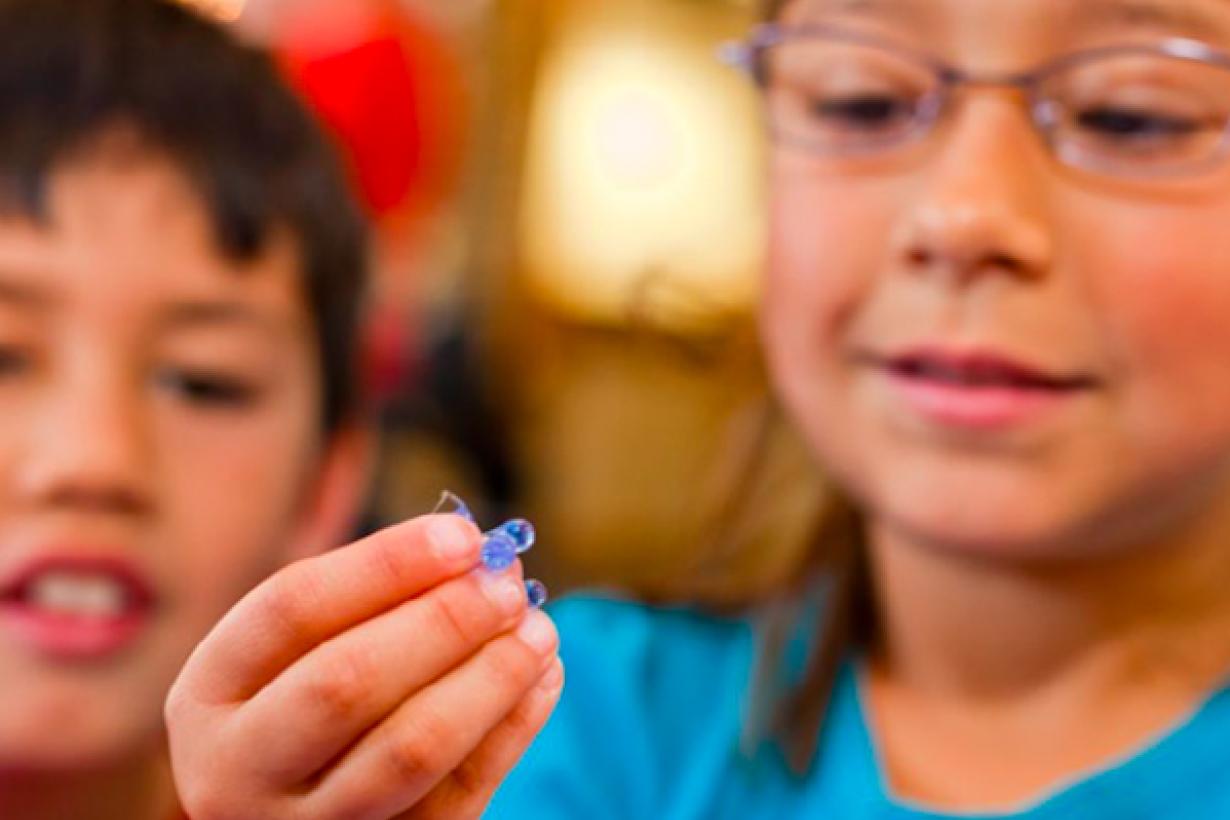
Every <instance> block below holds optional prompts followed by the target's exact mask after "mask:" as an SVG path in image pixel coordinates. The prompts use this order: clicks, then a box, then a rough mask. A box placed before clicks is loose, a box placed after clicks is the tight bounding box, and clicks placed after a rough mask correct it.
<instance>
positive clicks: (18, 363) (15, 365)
mask: <svg viewBox="0 0 1230 820" xmlns="http://www.w3.org/2000/svg"><path fill="white" fill-rule="evenodd" d="M29 367H30V355H29V353H27V352H26V351H25V350H22V349H21V348H19V347H14V346H6V345H0V378H7V377H10V376H16V375H18V374H20V373H23V372H25V371H26V370H27V369H28V368H29Z"/></svg>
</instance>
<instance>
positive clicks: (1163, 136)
mask: <svg viewBox="0 0 1230 820" xmlns="http://www.w3.org/2000/svg"><path fill="white" fill-rule="evenodd" d="M1076 122H1077V124H1078V125H1079V127H1080V128H1081V129H1082V130H1084V131H1088V132H1090V133H1092V134H1094V135H1096V136H1098V137H1099V138H1101V139H1104V140H1113V141H1122V142H1158V141H1164V140H1168V139H1180V138H1183V137H1188V136H1191V135H1193V134H1195V133H1197V132H1198V131H1200V130H1201V128H1202V124H1201V122H1200V121H1199V120H1197V119H1194V118H1192V117H1184V116H1178V115H1172V114H1164V113H1161V112H1156V111H1148V110H1146V109H1143V108H1127V107H1121V108H1116V107H1113V106H1102V107H1098V108H1087V109H1085V110H1083V111H1080V112H1078V113H1077V115H1076Z"/></svg>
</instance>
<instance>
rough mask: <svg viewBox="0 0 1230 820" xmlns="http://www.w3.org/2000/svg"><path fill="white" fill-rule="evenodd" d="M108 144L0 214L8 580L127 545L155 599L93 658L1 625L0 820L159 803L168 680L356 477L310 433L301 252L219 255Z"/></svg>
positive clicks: (311, 387) (355, 487) (348, 496)
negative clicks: (131, 637)
mask: <svg viewBox="0 0 1230 820" xmlns="http://www.w3.org/2000/svg"><path fill="white" fill-rule="evenodd" d="M112 136H113V137H114V138H111V137H108V138H106V139H104V140H102V141H101V143H100V145H99V146H97V148H96V150H95V151H93V152H90V153H89V154H87V155H84V156H83V157H81V158H80V159H79V160H76V161H73V162H72V163H70V164H68V165H65V166H64V167H62V168H61V169H60V170H58V171H56V172H55V173H54V174H53V175H52V177H51V178H50V183H49V188H48V199H47V203H48V204H47V214H46V216H47V218H46V219H45V220H43V221H40V222H37V223H36V222H33V221H31V220H28V219H25V218H21V217H16V216H12V217H7V218H5V219H4V220H3V221H0V363H2V365H0V569H4V570H6V571H7V570H8V569H9V568H11V567H15V566H18V565H20V564H22V563H23V562H25V561H27V560H29V559H31V558H34V557H37V556H39V555H41V554H45V553H50V552H57V553H60V552H63V551H65V550H70V551H72V552H73V553H74V554H89V555H100V556H122V557H124V558H125V559H126V560H128V561H131V562H133V563H135V564H136V566H138V567H139V568H140V570H141V571H142V572H143V574H144V575H145V576H146V577H147V578H148V579H150V580H151V582H152V584H153V586H154V592H155V595H156V598H157V603H156V610H155V614H154V615H153V617H152V620H151V622H150V624H149V625H148V627H147V628H146V629H145V631H144V632H143V633H142V634H141V636H140V638H139V639H138V640H137V641H136V643H135V644H133V645H132V646H131V647H129V648H127V649H125V650H124V651H122V652H120V653H118V654H114V655H109V656H106V657H104V658H101V659H97V660H92V661H87V662H80V661H78V662H73V661H65V660H57V659H54V658H51V657H47V656H45V655H42V654H39V653H38V652H36V651H34V650H33V649H32V648H30V647H29V646H27V645H25V644H22V643H20V642H18V641H16V640H13V639H12V636H11V635H9V634H8V633H7V632H6V633H4V634H2V635H0V679H3V681H4V692H5V696H4V698H3V699H0V815H3V816H5V817H22V818H31V819H32V820H36V819H37V818H43V817H48V818H50V817H80V818H92V817H129V818H147V817H148V818H160V819H161V818H165V817H167V816H169V814H170V812H171V810H172V808H173V807H174V805H175V801H174V797H173V790H172V784H171V779H170V774H169V767H168V766H167V760H166V750H165V740H164V737H163V729H162V714H161V704H162V701H163V699H164V698H165V696H166V693H167V691H168V689H169V687H170V685H171V683H172V681H173V679H174V677H175V675H176V674H177V672H178V671H179V669H180V668H181V666H182V665H183V663H184V661H185V659H186V658H187V657H188V655H189V653H190V652H191V650H192V648H193V647H194V646H195V645H196V644H197V643H198V642H199V641H200V639H201V638H202V636H204V635H205V633H206V632H207V630H208V629H209V628H210V626H211V625H213V624H214V623H216V622H217V620H218V619H219V618H220V617H221V616H222V615H223V613H225V612H226V611H227V609H228V608H229V607H230V606H231V605H232V604H233V603H234V602H235V601H236V600H237V599H239V598H240V597H241V596H242V595H243V594H244V593H245V592H247V591H248V590H250V589H251V588H252V587H254V586H255V585H256V584H257V583H258V582H259V581H260V580H261V579H263V578H265V577H266V576H268V575H269V574H270V573H272V572H273V571H275V570H276V569H277V568H278V567H280V566H282V565H284V564H285V563H286V562H288V561H290V560H291V559H293V558H296V557H299V556H302V555H307V554H312V553H316V552H320V551H321V550H323V549H325V548H326V547H327V546H329V545H331V544H334V543H336V542H337V541H338V540H339V539H340V538H341V536H342V535H343V534H344V533H345V531H346V529H347V527H348V525H349V522H350V519H351V517H352V513H353V512H354V509H355V507H356V502H357V500H358V498H359V497H360V493H361V490H362V488H363V476H364V472H365V470H364V467H365V462H366V458H365V454H366V447H365V442H366V438H365V436H364V435H362V434H361V433H359V432H358V431H357V430H352V429H350V428H346V429H343V430H341V431H338V432H337V433H336V434H335V435H333V436H331V437H330V438H329V439H328V441H325V440H324V439H323V437H322V435H321V432H320V424H319V420H318V412H317V408H318V406H319V403H320V402H319V393H320V378H319V373H318V372H317V354H316V349H315V342H314V335H313V332H312V328H311V322H310V318H309V316H308V314H307V311H306V308H305V306H304V300H303V299H302V298H301V294H300V288H299V277H300V273H299V261H298V257H297V254H296V249H295V247H294V244H293V243H292V242H290V241H288V240H287V239H286V238H284V237H279V238H278V239H277V240H275V241H273V242H271V243H270V245H269V247H268V250H267V252H266V253H264V255H262V256H261V257H259V258H258V259H256V260H254V261H252V262H251V263H248V264H243V265H239V264H236V263H234V262H232V261H229V260H228V259H226V258H224V257H223V256H221V255H220V254H219V252H218V251H217V249H216V247H215V245H214V240H213V233H212V228H211V226H210V224H209V222H208V219H207V216H206V213H205V211H204V209H203V207H202V205H201V202H200V201H199V199H198V197H197V195H196V193H195V192H194V191H193V189H191V188H190V187H189V185H188V184H187V182H186V180H185V179H184V178H183V177H182V175H181V174H180V173H179V172H178V171H177V170H176V168H175V167H174V166H173V165H171V164H169V163H168V162H165V161H163V160H162V159H161V158H160V157H158V156H156V155H152V154H150V153H149V152H148V151H146V150H145V149H144V148H142V147H141V146H140V145H139V144H137V143H136V142H134V141H133V140H131V139H129V138H128V137H127V136H125V135H121V134H116V135H112ZM219 379H221V380H223V382H224V383H225V384H231V383H234V384H237V385H240V386H241V390H240V392H241V393H242V396H243V398H242V400H234V401H229V400H228V401H223V400H220V399H219V398H218V397H217V394H216V392H213V391H212V390H211V389H210V387H209V386H210V385H215V384H216V383H217V382H218V380H219Z"/></svg>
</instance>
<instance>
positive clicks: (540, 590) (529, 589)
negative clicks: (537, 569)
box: [525, 578, 547, 609]
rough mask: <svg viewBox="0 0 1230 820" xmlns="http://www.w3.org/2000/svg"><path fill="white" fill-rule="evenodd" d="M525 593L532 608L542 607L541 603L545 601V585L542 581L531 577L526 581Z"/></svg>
mask: <svg viewBox="0 0 1230 820" xmlns="http://www.w3.org/2000/svg"><path fill="white" fill-rule="evenodd" d="M525 594H526V597H527V598H529V600H530V606H532V607H533V608H534V609H542V605H543V604H545V603H546V602H547V587H546V585H545V584H543V582H542V581H535V580H534V579H533V578H531V579H530V580H528V581H526V582H525Z"/></svg>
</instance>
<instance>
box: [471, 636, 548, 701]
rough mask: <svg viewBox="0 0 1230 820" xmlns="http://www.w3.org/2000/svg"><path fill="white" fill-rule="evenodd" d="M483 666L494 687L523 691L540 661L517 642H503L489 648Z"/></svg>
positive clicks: (537, 669)
mask: <svg viewBox="0 0 1230 820" xmlns="http://www.w3.org/2000/svg"><path fill="white" fill-rule="evenodd" d="M483 665H484V666H485V667H486V669H485V671H486V674H487V676H488V677H489V678H491V679H492V681H493V682H494V683H495V685H497V686H499V687H501V688H504V689H516V690H521V689H525V688H526V687H527V686H529V685H530V683H532V682H533V680H534V677H535V673H536V672H538V671H539V667H540V665H541V661H540V660H539V659H538V658H537V657H535V656H534V655H533V654H532V653H531V652H530V650H529V649H527V648H526V647H524V646H522V645H521V643H520V641H517V640H503V641H500V642H498V643H496V644H494V645H493V646H492V647H491V651H490V652H488V653H486V655H485V657H484V658H483Z"/></svg>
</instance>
